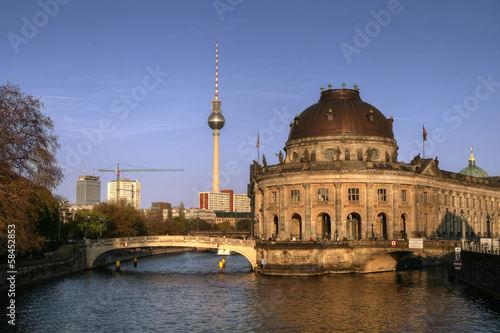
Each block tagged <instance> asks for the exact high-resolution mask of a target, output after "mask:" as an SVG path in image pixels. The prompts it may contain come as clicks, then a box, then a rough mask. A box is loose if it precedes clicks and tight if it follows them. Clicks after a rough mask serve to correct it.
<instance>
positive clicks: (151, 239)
mask: <svg viewBox="0 0 500 333" xmlns="http://www.w3.org/2000/svg"><path fill="white" fill-rule="evenodd" d="M156 242H198V243H211V244H217V243H218V244H232V245H237V244H242V245H247V246H249V245H253V244H255V241H254V240H248V239H239V238H224V237H208V236H182V235H180V236H163V235H161V236H139V237H121V238H104V239H92V240H90V239H87V240H86V244H88V245H91V244H103V245H113V244H125V243H127V244H128V243H156Z"/></svg>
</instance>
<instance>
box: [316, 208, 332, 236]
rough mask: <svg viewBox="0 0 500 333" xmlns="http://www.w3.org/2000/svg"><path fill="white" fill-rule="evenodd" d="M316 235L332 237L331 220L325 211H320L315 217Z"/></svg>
mask: <svg viewBox="0 0 500 333" xmlns="http://www.w3.org/2000/svg"><path fill="white" fill-rule="evenodd" d="M316 237H318V238H320V239H324V238H326V239H328V240H331V239H332V222H331V219H330V215H328V214H327V213H321V214H319V215H318V217H317V218H316Z"/></svg>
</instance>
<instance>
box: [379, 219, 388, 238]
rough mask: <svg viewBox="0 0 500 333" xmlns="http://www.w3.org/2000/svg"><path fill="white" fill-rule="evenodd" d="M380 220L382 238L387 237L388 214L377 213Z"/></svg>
mask: <svg viewBox="0 0 500 333" xmlns="http://www.w3.org/2000/svg"><path fill="white" fill-rule="evenodd" d="M377 218H378V222H379V229H378V230H379V234H380V238H381V239H387V215H385V213H380V214H378V215H377Z"/></svg>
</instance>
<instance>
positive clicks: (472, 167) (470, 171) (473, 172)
mask: <svg viewBox="0 0 500 333" xmlns="http://www.w3.org/2000/svg"><path fill="white" fill-rule="evenodd" d="M460 174H461V175H466V176H471V177H489V175H488V173H487V172H486V171H484V170H483V169H481V168H480V167H478V166H477V165H476V160H475V159H474V154H473V153H472V147H471V149H470V159H469V166H468V167H466V168H463V169H462V171H460Z"/></svg>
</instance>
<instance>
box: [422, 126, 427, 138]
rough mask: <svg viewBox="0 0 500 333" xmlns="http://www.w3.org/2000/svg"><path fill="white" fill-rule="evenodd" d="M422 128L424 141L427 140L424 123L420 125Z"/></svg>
mask: <svg viewBox="0 0 500 333" xmlns="http://www.w3.org/2000/svg"><path fill="white" fill-rule="evenodd" d="M422 128H423V136H424V141H427V131H426V130H425V127H424V125H422Z"/></svg>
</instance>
